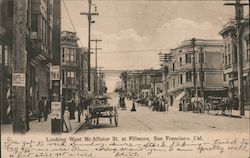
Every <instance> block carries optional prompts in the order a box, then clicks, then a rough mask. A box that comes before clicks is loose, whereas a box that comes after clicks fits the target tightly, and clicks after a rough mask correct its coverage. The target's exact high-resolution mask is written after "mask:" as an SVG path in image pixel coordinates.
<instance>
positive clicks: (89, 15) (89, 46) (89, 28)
mask: <svg viewBox="0 0 250 158" xmlns="http://www.w3.org/2000/svg"><path fill="white" fill-rule="evenodd" d="M88 4H89V10H88V13H80V14H81V15H86V16H87V17H88V90H89V91H90V67H91V63H90V54H91V42H90V41H91V24H93V23H95V21H92V15H99V14H98V13H97V7H96V6H95V12H94V13H92V12H91V9H92V0H88Z"/></svg>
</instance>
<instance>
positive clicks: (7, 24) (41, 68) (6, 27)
mask: <svg viewBox="0 0 250 158" xmlns="http://www.w3.org/2000/svg"><path fill="white" fill-rule="evenodd" d="M54 3H55V2H54V1H53V0H26V5H25V9H26V11H25V12H26V14H25V15H23V16H24V17H25V19H26V20H25V24H26V25H25V26H26V28H25V30H24V31H25V33H26V38H24V39H23V40H24V41H25V43H26V44H25V49H26V52H27V65H26V85H25V87H26V106H27V108H26V109H27V110H26V111H28V112H32V113H33V114H37V113H38V106H37V104H38V101H39V100H40V99H41V97H47V98H50V85H49V84H50V81H49V66H50V65H51V59H52V52H53V42H52V41H53V31H54V29H53V20H54V14H53V11H54V10H55V9H58V8H60V4H54ZM0 12H1V14H0V58H1V60H0V61H1V62H0V65H1V66H0V67H1V78H2V79H1V113H2V114H3V115H5V116H3V117H1V118H4V119H5V118H7V117H6V115H8V114H9V112H10V111H11V109H12V105H11V103H9V102H10V100H11V99H10V96H11V93H12V91H11V80H12V79H11V76H12V75H11V74H12V64H13V60H14V58H15V57H13V56H12V54H13V47H14V45H15V43H13V37H15V35H14V29H13V28H15V27H16V26H14V25H15V23H14V21H13V20H14V19H15V18H14V15H15V14H14V0H8V1H1V2H0Z"/></svg>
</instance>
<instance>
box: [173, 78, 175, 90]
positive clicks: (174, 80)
mask: <svg viewBox="0 0 250 158" xmlns="http://www.w3.org/2000/svg"><path fill="white" fill-rule="evenodd" d="M173 88H175V78H173Z"/></svg>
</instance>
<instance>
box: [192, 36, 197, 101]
mask: <svg viewBox="0 0 250 158" xmlns="http://www.w3.org/2000/svg"><path fill="white" fill-rule="evenodd" d="M195 41H196V39H195V38H192V42H191V43H192V55H193V57H192V59H193V84H194V93H195V97H198V89H197V85H196V65H195V49H194V48H195Z"/></svg>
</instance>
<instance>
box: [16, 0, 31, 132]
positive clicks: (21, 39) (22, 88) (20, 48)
mask: <svg viewBox="0 0 250 158" xmlns="http://www.w3.org/2000/svg"><path fill="white" fill-rule="evenodd" d="M27 7H28V6H27V4H26V1H23V0H22V1H20V0H19V1H14V19H13V22H14V23H13V25H14V27H13V34H14V36H13V56H12V57H13V58H12V61H13V63H12V64H13V74H12V88H13V94H14V96H13V114H12V116H13V132H14V133H26V131H27V125H26V119H27V118H26V112H27V111H26V95H27V94H26V69H27V68H26V66H27V51H26V30H27V27H26V22H25V21H26V18H27V15H26V8H27Z"/></svg>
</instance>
